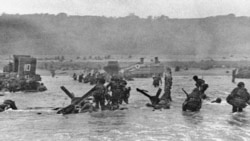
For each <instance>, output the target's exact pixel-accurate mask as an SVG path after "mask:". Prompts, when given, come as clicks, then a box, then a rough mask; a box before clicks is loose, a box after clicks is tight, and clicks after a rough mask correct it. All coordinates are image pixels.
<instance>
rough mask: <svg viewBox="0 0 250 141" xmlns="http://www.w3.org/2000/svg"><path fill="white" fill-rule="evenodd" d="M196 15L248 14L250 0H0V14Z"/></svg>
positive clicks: (186, 16) (175, 16)
mask: <svg viewBox="0 0 250 141" xmlns="http://www.w3.org/2000/svg"><path fill="white" fill-rule="evenodd" d="M60 12H64V13H67V14H68V15H98V16H108V17H110V16H112V17H120V16H127V15H128V14H129V13H134V14H135V15H138V16H140V17H147V16H149V15H152V16H160V15H166V16H169V17H170V18H197V17H207V16H215V15H227V14H230V13H233V14H235V15H236V16H250V0H0V13H7V14H16V13H19V14H33V13H50V14H58V13H60Z"/></svg>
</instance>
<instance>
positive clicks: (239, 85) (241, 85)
mask: <svg viewBox="0 0 250 141" xmlns="http://www.w3.org/2000/svg"><path fill="white" fill-rule="evenodd" d="M237 86H238V87H243V86H245V84H244V83H243V82H239V83H238V85H237Z"/></svg>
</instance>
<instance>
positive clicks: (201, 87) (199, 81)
mask: <svg viewBox="0 0 250 141" xmlns="http://www.w3.org/2000/svg"><path fill="white" fill-rule="evenodd" d="M193 79H194V81H195V82H196V83H195V86H196V87H197V88H198V90H199V91H200V96H201V98H202V99H206V98H207V96H206V94H205V91H206V90H207V88H208V84H206V83H205V81H204V80H203V79H200V78H198V76H196V75H195V76H193Z"/></svg>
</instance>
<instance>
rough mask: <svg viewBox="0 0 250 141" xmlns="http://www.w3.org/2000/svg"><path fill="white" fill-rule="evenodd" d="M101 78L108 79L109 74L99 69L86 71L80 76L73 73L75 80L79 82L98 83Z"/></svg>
mask: <svg viewBox="0 0 250 141" xmlns="http://www.w3.org/2000/svg"><path fill="white" fill-rule="evenodd" d="M100 78H104V79H105V80H106V79H107V75H106V74H104V73H100V72H98V71H93V72H84V73H81V74H80V75H78V76H77V74H76V73H74V74H73V79H74V80H75V81H78V82H79V83H90V85H94V84H96V83H97V80H98V79H100Z"/></svg>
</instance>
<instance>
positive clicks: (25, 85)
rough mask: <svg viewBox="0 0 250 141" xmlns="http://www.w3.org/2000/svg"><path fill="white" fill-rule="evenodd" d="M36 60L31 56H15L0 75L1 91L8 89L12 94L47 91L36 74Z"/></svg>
mask: <svg viewBox="0 0 250 141" xmlns="http://www.w3.org/2000/svg"><path fill="white" fill-rule="evenodd" d="M36 63H37V60H36V58H33V57H31V56H29V55H14V56H13V62H10V63H9V64H8V65H6V66H5V67H4V69H3V73H1V74H0V76H1V77H0V82H1V83H0V89H8V90H9V91H10V92H16V91H25V92H36V91H45V90H47V89H46V87H45V86H44V85H43V84H42V83H41V84H40V83H39V81H41V77H40V75H38V74H36Z"/></svg>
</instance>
